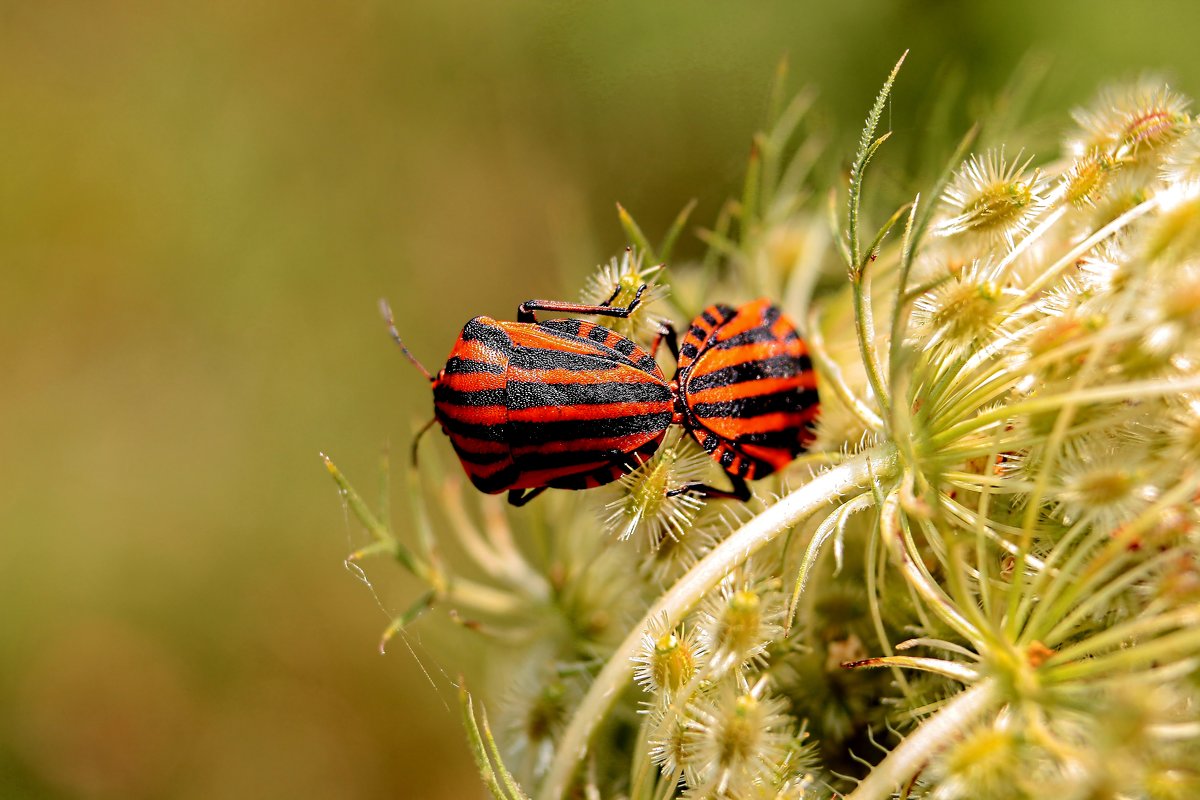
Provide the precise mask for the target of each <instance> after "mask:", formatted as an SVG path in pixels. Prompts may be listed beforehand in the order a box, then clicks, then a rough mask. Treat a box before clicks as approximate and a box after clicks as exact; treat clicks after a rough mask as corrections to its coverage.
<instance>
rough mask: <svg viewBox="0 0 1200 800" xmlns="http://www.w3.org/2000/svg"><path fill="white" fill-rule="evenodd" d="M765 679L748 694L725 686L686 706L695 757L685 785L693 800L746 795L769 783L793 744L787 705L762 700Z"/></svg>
mask: <svg viewBox="0 0 1200 800" xmlns="http://www.w3.org/2000/svg"><path fill="white" fill-rule="evenodd" d="M764 691H765V681H760V682H759V683H758V685H756V686H755V687H754V688H753V689H750V690H749V691H745V690H738V689H736V688H735V687H734V686H732V685H730V684H729V683H725V684H722V687H721V689H720V690H719V691H718V692H716V693H715V696H713V697H710V698H700V699H698V700H697V701H696V702H695V703H693V704H692V705H691V706H689V709H688V711H689V714H690V716H691V718H692V719H691V721H690V725H691V728H692V730H693V731H694V733H695V737H696V739H695V741H696V745H695V758H694V760H693V763H692V765H691V768H690V770H689V772H688V778H687V780H688V784H689V786H690V788H691V793H692V795H693V796H697V797H730V798H735V797H746V796H748V795H750V792H752V791H754V789H755V787H759V786H762V785H763V784H767V783H770V782H772V781H773V780H774V779H775V777H776V775H778V774H779V773H780V772H781V771H782V769H783V767H784V765H785V762H786V761H787V759H788V752H789V744H790V743H791V740H792V735H791V730H790V729H791V719H790V718H789V717H788V716H787V714H786V713H785V710H786V708H787V703H786V701H784V700H783V699H782V698H778V697H769V696H767V697H763V696H762V695H763V692H764Z"/></svg>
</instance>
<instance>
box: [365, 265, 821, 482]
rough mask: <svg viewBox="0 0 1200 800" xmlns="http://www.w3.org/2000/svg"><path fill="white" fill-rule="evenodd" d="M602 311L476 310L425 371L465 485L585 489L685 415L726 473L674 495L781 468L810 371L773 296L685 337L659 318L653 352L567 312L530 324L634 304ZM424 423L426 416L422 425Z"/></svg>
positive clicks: (798, 432)
mask: <svg viewBox="0 0 1200 800" xmlns="http://www.w3.org/2000/svg"><path fill="white" fill-rule="evenodd" d="M645 289H646V287H645V285H643V286H642V287H641V288H639V289H638V291H637V295H636V296H635V297H634V299H633V301H632V302H630V304H629V305H628V306H625V307H623V308H622V307H613V306H612V302H613V300H615V299H616V296H617V294H618V292H619V289H618V291H617V292H614V293H613V296H612V297H610V298H609V299H608V301H607V302H605V303H602V304H600V305H581V304H576V303H563V302H557V301H552V300H530V301H528V302H526V303H522V304H521V305H520V306H519V307H518V309H517V321H516V322H497V321H496V320H494V319H491V318H490V317H475V318H474V319H472V320H471V321H470V322H468V323H467V324H466V325H465V326H464V327H463V330H462V333H461V334H460V335H459V337H458V341H457V342H455V344H454V349H453V350H451V351H450V358H449V360H447V362H446V366H445V367H444V368H443V369H441V370H440V371H439V372H438V373H437V374H436V375H432V374H430V373H429V371H428V370H426V369H425V368H424V367H423V366H421V364H420V363H419V362H418V361H417V360H416V358H414V357H413V356H412V354H411V353H409V352H408V349H407V348H405V347H404V344H403V342H401V341H400V337H399V334H397V333H396V329H395V326H394V325H392V323H391V314H390V312H389V311H388V310H387V306H386V305H384V306H383V309H384V315H385V317H387V319H388V324H389V326H390V328H391V331H392V335H393V337H394V338H395V339H396V342H397V343H399V344H400V347H401V348H402V349H403V350H404V353H405V355H407V356H408V357H409V359H410V360H411V361H412V362H413V363H414V364H416V366H417V367H418V368H419V369H420V370H421V371H422V372H423V373H425V376H426V377H427V378H429V381H430V383H432V384H433V408H434V421H436V422H438V423H439V424H440V425H441V427H442V430H443V431H444V432H445V433H446V434H447V435H448V436H449V437H450V442H451V444H452V445H453V446H454V451H455V452H456V453H457V454H458V457H459V460H460V461H461V462H462V465H463V469H464V470H466V473H467V475H468V476H469V477H470V479H471V482H472V483H473V484H474V485H475V486H476V488H478V489H480V490H481V491H484V492H488V493H489V494H497V493H500V492H505V491H507V492H508V501H509V502H510V503H512V504H513V505H518V506H519V505H524V504H525V503H527V502H529V500H531V499H532V498H533V497H535V496H537V495H538V494H540V493H541V492H543V491H545V490H546V489H548V488H556V489H588V488H592V487H595V486H602V485H604V484H606V483H610V482H612V481H614V480H616V479H617V478H619V477H621V476H622V475H623V474H625V473H627V472H629V471H630V470H632V469H635V468H636V467H637V466H638V465H640V464H642V463H644V462H645V461H646V460H647V459H648V458H649V457H650V456H651V455H653V454H654V452H655V451H656V450H657V449H658V447H659V445H660V444H661V443H662V441H663V437H664V436H665V435H666V432H667V429H668V428H669V427H670V426H671V425H672V424H678V425H682V426H683V427H684V428H685V429H686V430H687V431H688V432H689V433H690V434H691V435H692V436H693V437H694V438H695V439H696V441H697V442H699V444H700V446H701V447H703V448H704V450H705V451H706V452H708V453H709V454H710V455H711V456H712V457H713V458H714V459H715V460H716V461H717V462H718V463H719V464H720V465H721V466H722V467H723V468H724V469H725V471H726V473H728V475H729V478H730V480H731V482H732V489H731V490H721V489H717V488H714V487H712V486H709V485H707V484H703V483H689V484H685V485H683V486H680V487H677V488H676V489H674V490H672V491H671V492H670V493H671V494H679V493H682V492H695V493H698V494H702V495H704V496H707V497H728V498H736V499H739V500H748V499H749V498H750V489H749V487H748V486H747V485H746V480H748V479H750V480H752V479H756V478H762V477H765V476H767V475H769V474H771V473H772V472H775V471H776V470H778V469H780V468H781V467H783V466H785V465H787V464H788V463H789V462H790V461H791V460H792V459H794V458H795V457H796V455H797V454H799V453H800V452H802V451H803V450H804V449H805V448H806V446H807V445H808V444H809V443H810V442H811V440H812V428H811V423H812V421H813V420H814V419H815V417H816V415H817V412H818V409H819V405H818V399H817V389H816V377H815V373H814V372H813V370H812V364H811V362H810V361H809V359H808V355H807V350H806V348H805V345H804V342H803V340H802V339H801V338H800V336H799V334H798V333H797V332H796V329H795V326H794V325H793V324H792V323H791V321H790V320H788V318H787V317H785V316H784V315H783V313H782V312H781V311H780V310H779V309H778V308H777V307H776V306H774V305H772V304H771V303H769V302H768V301H766V300H757V301H755V302H752V303H748V304H746V305H743V306H741V307H739V308H736V309H735V308H731V307H729V306H725V305H712V306H709V307H708V308H706V309H705V310H704V311H703V312H701V314H700V316H698V317H697V318H696V319H695V320H694V321H693V322H692V324H691V326H690V327H689V329H688V331H687V334H686V335H685V336H684V338H683V341H682V343H679V342H678V341H677V337H676V334H675V331H674V329H673V328H671V327H670V326H667V325H663V326H662V330H661V333H660V335H659V336H658V337H657V338H656V339H655V341H654V345H653V346H652V347H651V350H650V352H647V351H646V350H644V349H643V348H641V347H639V346H638V345H637V344H635V343H634V342H633V341H631V340H630V339H627V338H625V337H624V336H621V335H620V334H618V333H616V332H615V331H611V330H609V329H608V328H605V327H602V326H600V325H596V324H594V323H591V322H586V321H584V320H578V319H551V320H546V321H543V322H539V321H538V320H537V317H536V312H539V311H544V312H558V313H566V314H597V315H603V316H609V317H628V316H629V315H630V314H632V313H633V311H634V309H635V308H637V306H638V304H639V303H640V302H641V297H642V293H643V292H644V291H645ZM663 342H665V343H666V345H667V348H668V349H669V350H670V351H671V353H672V355H674V356H675V359H676V364H677V366H676V372H675V377H674V379H673V380H671V381H670V382H668V381H667V380H666V377H665V376H664V375H663V371H662V369H661V368H660V367H659V365H658V362H657V361H656V360H655V358H654V354H655V352H656V351H657V349H658V347H659V345H660V344H661V343H663ZM430 424H432V423H430Z"/></svg>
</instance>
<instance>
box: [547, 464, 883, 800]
mask: <svg viewBox="0 0 1200 800" xmlns="http://www.w3.org/2000/svg"><path fill="white" fill-rule="evenodd" d="M897 470H898V465H897V462H896V456H895V450H894V448H892V447H891V446H888V445H884V446H880V447H878V448H875V449H873V450H870V451H868V452H866V453H862V454H860V455H858V456H855V457H854V458H851V459H850V460H848V461H845V462H843V463H842V464H839V465H838V466H836V467H833V468H831V469H829V470H827V471H826V472H823V473H821V474H820V475H818V476H817V477H816V478H814V479H813V480H812V481H810V482H809V483H807V484H805V485H804V486H802V487H800V488H799V489H797V490H796V491H794V492H792V493H791V494H789V495H787V496H786V497H784V498H783V499H781V500H780V501H779V502H777V503H775V504H774V505H772V506H771V507H770V508H768V509H767V510H765V511H763V512H762V513H761V514H759V515H758V516H756V517H754V518H753V519H751V520H749V521H748V522H747V523H746V524H745V525H743V526H742V527H741V528H739V529H738V530H736V531H734V532H733V533H732V534H730V536H729V537H728V538H726V539H725V540H724V541H722V542H721V543H720V544H719V545H717V546H716V547H715V548H714V549H713V550H712V552H710V553H709V554H708V555H707V556H705V557H704V558H703V559H701V560H700V561H699V562H698V563H697V564H696V565H695V566H694V567H692V568H691V569H690V570H688V572H687V573H685V574H684V575H683V577H681V578H680V579H679V580H678V581H676V583H675V585H674V586H672V587H671V588H670V590H668V591H667V592H666V593H665V594H663V595H662V596H661V597H659V598H658V601H657V602H656V603H655V604H654V605H652V606H651V607H650V609H649V610H648V611H647V612H646V614H645V616H644V617H643V618H642V620H641V622H639V623H638V624H637V625H635V626H634V627H633V628H632V629H631V630H630V632H629V635H628V636H626V637H625V640H624V641H622V642H621V644H620V645H618V646H617V649H616V651H615V652H613V653H612V655H611V656H610V657H609V659H608V661H607V662H606V663H605V665H604V668H603V669H602V670H601V671H600V674H599V675H597V676H596V680H595V681H594V682H593V683H592V685H591V687H590V688H589V689H588V692H587V695H586V696H585V697H584V698H583V702H581V703H580V704H579V706H578V707H577V708H576V709H575V713H574V715H573V716H572V717H571V721H570V723H569V724H568V725H567V728H566V730H565V731H564V732H563V735H562V738H561V739H560V740H559V742H558V746H557V748H556V750H555V754H554V761H553V763H552V764H551V765H550V771H549V772H548V773H547V775H546V779H545V782H544V783H543V784H542V788H541V791H540V792H539V793H538V800H558V798H561V797H563V796H564V794H565V792H566V790H567V787H568V786H569V785H570V781H571V776H572V775H573V774H574V772H575V769H576V766H577V765H578V763H579V762H580V760H582V759H583V757H584V755H585V754H586V753H587V747H588V741H589V739H591V736H592V733H593V732H594V731H595V730H596V728H597V726H598V725H599V724H600V722H601V720H602V719H603V718H604V716H605V715H606V714H607V713H608V710H609V708H611V706H612V704H613V703H614V702H616V700H617V697H618V696H619V695H620V694H621V691H622V689H623V688H624V687H625V686H626V684H628V682H629V680H630V677H631V675H632V674H633V662H632V658H633V656H634V655H635V654H636V653H637V649H638V647H639V646H640V645H641V640H642V632H643V631H644V630H645V629H646V628H647V626H649V625H650V624H651V622H654V621H655V620H659V619H663V618H665V619H666V624H667V625H676V624H678V623H679V621H680V620H681V619H682V618H683V616H684V615H685V614H686V613H687V612H688V611H689V610H691V608H692V607H693V606H694V605H695V604H696V603H697V602H699V601H700V599H701V598H702V597H704V595H705V594H707V593H708V592H709V591H711V590H712V589H713V588H714V587H715V586H717V584H719V583H720V582H721V580H722V579H724V578H725V576H726V575H728V574H729V573H730V572H732V571H733V569H734V568H736V567H737V565H738V564H741V563H743V562H744V561H745V560H746V559H747V558H749V557H750V556H751V555H753V554H754V553H755V552H757V551H758V550H759V549H761V548H762V547H763V546H765V545H766V544H768V543H770V542H771V541H773V540H774V539H775V538H776V537H777V536H779V535H781V534H783V533H784V532H786V531H787V530H788V529H789V528H791V527H793V526H795V525H797V524H799V523H801V522H803V521H804V520H806V519H808V518H809V517H811V516H812V515H813V514H815V513H816V512H817V511H819V510H821V508H822V507H824V506H825V505H826V504H829V503H833V502H836V501H837V500H838V499H840V498H841V497H843V496H844V495H846V494H848V493H849V492H851V491H853V490H855V489H861V488H863V487H865V486H866V485H867V484H868V482H869V481H871V480H872V479H874V480H876V481H886V480H889V479H891V478H893V477H895V475H896V473H897Z"/></svg>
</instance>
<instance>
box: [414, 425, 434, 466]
mask: <svg viewBox="0 0 1200 800" xmlns="http://www.w3.org/2000/svg"><path fill="white" fill-rule="evenodd" d="M435 422H437V417H434V418H432V419H431V420H429V422H426V423H425V424H424V425H422V426H421V429H420V430H419V431H417V435H416V436H414V437H413V443H412V465H413V466H414V467H416V466H419V465H418V464H417V445H419V444H420V443H421V437H422V436H424V435H425V431H427V430H429V429H430V428H432V427H433V423H435Z"/></svg>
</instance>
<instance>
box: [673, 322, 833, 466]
mask: <svg viewBox="0 0 1200 800" xmlns="http://www.w3.org/2000/svg"><path fill="white" fill-rule="evenodd" d="M677 381H678V385H679V394H680V398H681V399H682V401H683V407H684V409H683V410H684V415H685V421H686V425H687V427H688V429H689V430H690V431H691V432H692V435H693V436H695V437H696V440H697V441H698V442H699V443H700V445H701V447H703V448H704V449H705V450H706V451H707V452H708V453H709V454H710V455H712V457H713V458H714V459H716V460H717V462H718V463H720V464H721V466H722V467H724V468H725V470H726V471H727V472H729V473H730V474H731V475H736V476H738V477H740V478H746V479H749V480H753V479H756V478H762V477H765V476H767V475H770V474H771V473H772V472H775V471H776V470H778V469H781V468H782V467H784V466H786V465H787V464H788V463H789V462H791V461H792V459H794V458H795V457H796V456H797V455H798V454H799V453H801V452H802V451H804V450H805V448H806V447H807V446H808V445H809V444H810V443H811V442H812V438H813V430H812V423H813V421H814V420H815V419H816V416H817V413H818V411H819V409H820V406H819V404H818V398H817V383H816V375H815V373H814V372H813V369H812V362H811V361H810V360H809V358H808V349H807V348H806V347H805V344H804V341H803V340H802V339H801V338H800V335H799V333H797V332H796V326H795V325H793V324H792V322H791V320H789V319H788V318H787V317H786V316H784V314H783V313H782V312H781V311H780V310H779V308H778V307H776V306H774V305H772V304H771V303H770V302H768V301H767V300H756V301H754V302H753V303H747V304H746V305H743V306H740V307H738V308H736V309H735V308H732V307H730V306H726V305H712V306H709V307H708V308H706V309H705V310H704V311H703V312H701V314H700V316H698V317H696V319H695V320H694V321H693V322H692V325H691V327H690V328H689V329H688V332H687V335H686V336H685V337H684V339H683V342H682V343H681V344H680V347H679V373H678V377H677Z"/></svg>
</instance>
